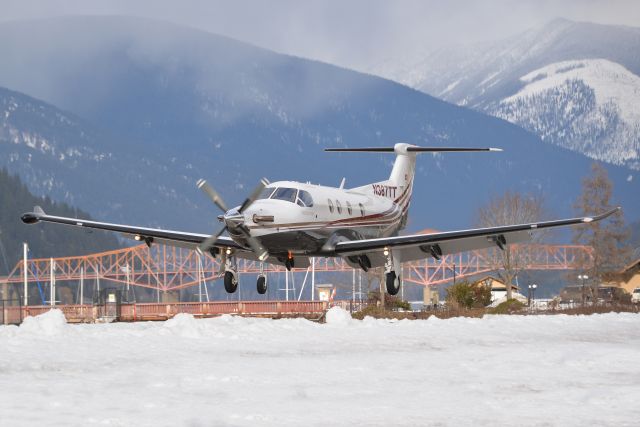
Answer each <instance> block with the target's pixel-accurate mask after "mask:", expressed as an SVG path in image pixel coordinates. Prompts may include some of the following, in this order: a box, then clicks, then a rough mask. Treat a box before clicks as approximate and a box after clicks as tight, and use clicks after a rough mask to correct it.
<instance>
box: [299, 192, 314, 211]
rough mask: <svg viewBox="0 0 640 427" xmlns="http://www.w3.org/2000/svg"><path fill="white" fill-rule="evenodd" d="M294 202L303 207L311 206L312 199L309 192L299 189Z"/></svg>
mask: <svg viewBox="0 0 640 427" xmlns="http://www.w3.org/2000/svg"><path fill="white" fill-rule="evenodd" d="M296 203H297V204H298V205H300V206H302V207H303V208H305V207H306V208H310V207H311V206H313V199H312V198H311V194H309V193H308V192H307V191H304V190H299V191H298V200H297V201H296Z"/></svg>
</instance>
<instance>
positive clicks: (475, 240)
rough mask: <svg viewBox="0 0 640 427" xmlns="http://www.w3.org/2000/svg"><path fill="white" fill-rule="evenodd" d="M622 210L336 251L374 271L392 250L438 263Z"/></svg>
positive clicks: (344, 245) (349, 245)
mask: <svg viewBox="0 0 640 427" xmlns="http://www.w3.org/2000/svg"><path fill="white" fill-rule="evenodd" d="M619 210H620V208H619V207H617V208H615V209H612V210H610V211H608V212H605V213H603V214H601V215H596V216H593V217H582V218H570V219H561V220H555V221H544V222H536V223H530V224H519V225H507V226H503V227H489V228H477V229H473V230H461V231H448V232H444V233H433V234H413V235H410V236H397V237H384V238H379V239H364V240H352V241H343V242H339V243H336V245H335V249H334V250H335V253H336V254H337V255H340V256H343V257H350V256H357V255H362V254H367V255H368V256H369V258H370V259H371V264H372V266H374V267H375V266H380V265H383V264H384V257H383V255H382V253H380V252H381V251H382V250H384V249H385V248H390V249H392V250H393V254H394V256H397V257H398V258H400V261H401V262H406V261H415V260H417V259H423V258H425V257H427V256H432V257H434V258H436V259H438V258H440V257H441V256H442V255H448V254H452V253H458V252H464V251H470V250H474V249H483V248H488V247H491V246H498V247H500V248H503V247H504V246H505V245H509V244H511V243H519V242H524V241H527V240H530V239H531V234H532V233H533V232H534V231H535V230H541V229H545V228H554V227H564V226H567V225H575V224H588V223H590V222H593V221H600V220H602V219H604V218H607V217H608V216H610V215H613V214H614V213H616V212H618V211H619Z"/></svg>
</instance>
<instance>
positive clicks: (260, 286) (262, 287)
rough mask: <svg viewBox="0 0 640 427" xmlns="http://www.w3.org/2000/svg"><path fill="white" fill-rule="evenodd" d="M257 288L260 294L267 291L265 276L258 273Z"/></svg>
mask: <svg viewBox="0 0 640 427" xmlns="http://www.w3.org/2000/svg"><path fill="white" fill-rule="evenodd" d="M256 287H257V290H258V293H259V294H260V295H264V294H266V293H267V276H264V275H262V274H261V275H260V276H258V283H257V286H256Z"/></svg>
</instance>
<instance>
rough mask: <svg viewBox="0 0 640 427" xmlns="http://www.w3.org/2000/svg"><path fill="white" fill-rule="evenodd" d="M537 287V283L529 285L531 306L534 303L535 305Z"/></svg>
mask: <svg viewBox="0 0 640 427" xmlns="http://www.w3.org/2000/svg"><path fill="white" fill-rule="evenodd" d="M537 287H538V285H536V284H535V283H533V284H531V285H529V304H528V305H529V307H531V305H532V303H533V305H535V300H536V288H537Z"/></svg>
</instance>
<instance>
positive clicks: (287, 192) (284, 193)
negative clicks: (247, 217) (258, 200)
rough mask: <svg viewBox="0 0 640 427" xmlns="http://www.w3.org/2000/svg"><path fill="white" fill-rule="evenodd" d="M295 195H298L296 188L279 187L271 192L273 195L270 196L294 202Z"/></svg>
mask: <svg viewBox="0 0 640 427" xmlns="http://www.w3.org/2000/svg"><path fill="white" fill-rule="evenodd" d="M297 195H298V189H297V188H286V187H280V188H278V189H277V190H276V191H274V192H273V195H272V196H271V198H272V199H275V200H285V201H287V202H291V203H295V202H296V196H297Z"/></svg>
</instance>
